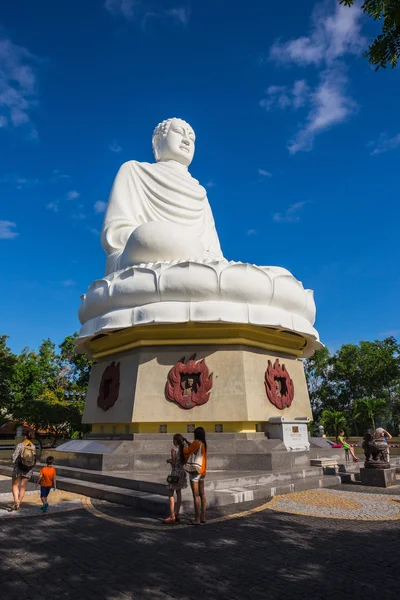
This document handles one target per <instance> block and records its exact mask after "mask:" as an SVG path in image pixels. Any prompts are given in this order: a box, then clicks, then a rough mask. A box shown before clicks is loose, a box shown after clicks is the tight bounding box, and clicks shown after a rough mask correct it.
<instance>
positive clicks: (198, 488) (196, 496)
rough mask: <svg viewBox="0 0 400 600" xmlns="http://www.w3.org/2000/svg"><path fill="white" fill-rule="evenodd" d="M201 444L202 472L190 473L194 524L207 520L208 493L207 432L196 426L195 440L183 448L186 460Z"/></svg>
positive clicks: (195, 452)
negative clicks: (205, 485)
mask: <svg viewBox="0 0 400 600" xmlns="http://www.w3.org/2000/svg"><path fill="white" fill-rule="evenodd" d="M200 444H201V456H202V463H201V468H200V472H199V473H197V472H194V473H190V487H191V488H192V494H193V502H194V515H195V517H194V521H192V523H193V525H201V524H204V523H205V522H206V493H205V490H204V480H205V477H206V472H207V442H206V432H205V431H204V429H203V427H196V429H195V430H194V442H192V443H191V444H190V446H189V447H188V448H184V450H183V451H184V454H185V459H186V460H187V459H188V458H189V456H191V455H192V454H197V452H198V450H199V446H200Z"/></svg>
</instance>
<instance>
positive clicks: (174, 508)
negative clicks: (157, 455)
mask: <svg viewBox="0 0 400 600" xmlns="http://www.w3.org/2000/svg"><path fill="white" fill-rule="evenodd" d="M172 441H173V444H174V447H173V448H172V450H171V458H169V459H168V460H167V463H169V464H170V465H171V467H172V469H171V474H170V475H168V477H167V482H168V495H169V511H170V515H169V517H167V518H166V519H164V520H163V523H166V524H169V523H175V522H179V521H180V520H181V519H180V510H181V505H182V490H183V489H185V488H187V476H186V471H185V454H184V449H185V444H187V445H188V444H189V442H188V441H187V440H186V439H185V438H184V437H183V436H182V435H181V434H180V433H176V434H175V435H174V437H173V440H172ZM175 493H176V504H175Z"/></svg>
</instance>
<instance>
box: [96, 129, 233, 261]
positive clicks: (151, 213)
mask: <svg viewBox="0 0 400 600" xmlns="http://www.w3.org/2000/svg"><path fill="white" fill-rule="evenodd" d="M152 145H153V152H154V156H155V159H156V161H157V162H156V163H145V162H137V161H136V160H131V161H128V162H126V163H125V164H123V165H122V167H121V168H120V170H119V171H118V174H117V176H116V178H115V181H114V185H113V187H112V190H111V194H110V198H109V201H108V207H107V211H106V215H105V219H104V224H103V230H102V234H101V241H102V245H103V248H104V250H105V251H106V253H107V255H108V257H107V273H113V272H115V271H118V270H120V269H125V268H127V267H130V266H133V265H139V264H141V263H149V262H168V261H174V260H197V261H201V260H207V259H209V260H213V259H214V260H222V259H223V256H222V252H221V247H220V243H219V240H218V235H217V232H216V229H215V224H214V218H213V215H212V212H211V208H210V205H209V202H208V199H207V193H206V190H205V189H204V187H202V186H201V185H200V184H199V182H198V181H197V180H196V179H194V178H193V177H192V176H191V175H190V173H189V171H188V167H189V165H190V163H191V162H192V160H193V156H194V149H195V134H194V131H193V129H192V127H191V126H190V125H189V124H188V123H186V122H185V121H183V120H182V119H176V118H173V119H167V120H166V121H163V122H162V123H160V124H159V125H157V127H156V128H155V130H154V133H153V139H152Z"/></svg>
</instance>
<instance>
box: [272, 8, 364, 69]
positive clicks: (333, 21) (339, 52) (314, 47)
mask: <svg viewBox="0 0 400 600" xmlns="http://www.w3.org/2000/svg"><path fill="white" fill-rule="evenodd" d="M333 7H334V11H333V12H332V11H331V8H333ZM361 16H362V11H360V8H359V6H352V7H347V6H343V5H341V4H339V3H337V2H335V3H333V2H322V3H320V4H317V5H316V6H315V8H314V10H313V13H312V15H311V23H312V26H311V31H310V33H309V34H308V36H302V37H299V38H297V39H294V40H290V41H289V42H285V43H283V44H282V43H281V41H280V40H278V41H276V42H275V43H274V44H273V45H272V47H271V50H270V58H271V59H272V60H274V61H275V62H278V63H287V64H289V63H295V64H297V65H300V66H308V65H316V66H320V65H323V64H327V65H329V64H331V63H332V62H335V61H336V60H337V59H338V58H341V57H343V56H344V55H345V54H360V53H361V52H362V50H363V49H364V48H365V45H366V39H365V38H364V37H362V36H361V25H360V19H361Z"/></svg>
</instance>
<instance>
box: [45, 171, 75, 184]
mask: <svg viewBox="0 0 400 600" xmlns="http://www.w3.org/2000/svg"><path fill="white" fill-rule="evenodd" d="M62 179H71V176H70V175H66V174H65V173H63V172H62V171H60V170H59V169H54V170H53V175H52V177H51V179H50V181H51V182H52V183H57V182H58V181H61V180H62Z"/></svg>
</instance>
